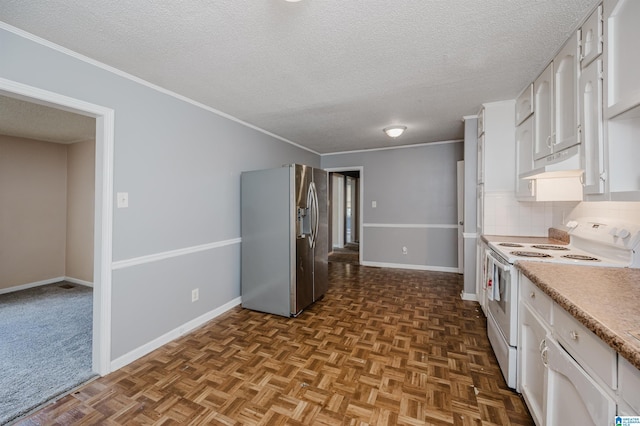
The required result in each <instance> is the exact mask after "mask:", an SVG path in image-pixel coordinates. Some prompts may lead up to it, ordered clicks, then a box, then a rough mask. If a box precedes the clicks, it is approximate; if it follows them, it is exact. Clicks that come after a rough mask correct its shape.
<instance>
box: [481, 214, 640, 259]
mask: <svg viewBox="0 0 640 426" xmlns="http://www.w3.org/2000/svg"><path fill="white" fill-rule="evenodd" d="M567 227H568V228H569V235H570V243H569V244H567V245H562V244H557V245H556V244H531V243H510V242H490V243H489V247H490V248H491V249H492V250H493V251H494V252H496V253H497V254H498V255H499V256H500V257H502V258H503V259H504V260H506V261H507V262H508V263H509V264H514V263H515V262H516V261H518V260H529V261H531V260H534V261H542V262H553V263H566V264H573V265H588V266H606V267H621V268H624V267H631V268H640V256H638V255H637V254H636V251H637V250H638V249H639V247H638V246H639V243H640V224H632V223H622V222H616V221H613V220H603V219H596V218H581V219H578V220H575V221H570V222H568V223H567Z"/></svg>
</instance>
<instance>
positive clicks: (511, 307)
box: [487, 250, 518, 346]
mask: <svg viewBox="0 0 640 426" xmlns="http://www.w3.org/2000/svg"><path fill="white" fill-rule="evenodd" d="M487 261H488V262H487V265H488V268H489V271H488V275H489V277H490V278H492V284H493V285H492V287H493V289H488V291H489V292H492V294H491V293H490V294H489V297H488V302H487V309H488V311H489V312H491V315H492V316H493V318H494V319H495V321H496V324H497V325H498V328H499V329H500V332H501V333H502V334H503V336H504V338H505V340H506V341H507V342H508V343H509V346H516V345H517V342H518V330H517V327H518V282H517V281H518V280H517V274H516V272H515V268H514V267H513V265H510V264H509V263H507V262H506V261H504V260H502V259H501V258H499V257H498V256H497V255H495V254H494V253H493V251H492V250H487ZM492 296H493V297H492Z"/></svg>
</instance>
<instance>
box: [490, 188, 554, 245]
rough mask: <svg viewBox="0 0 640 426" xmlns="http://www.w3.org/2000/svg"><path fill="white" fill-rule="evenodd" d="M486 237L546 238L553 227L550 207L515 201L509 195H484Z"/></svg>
mask: <svg viewBox="0 0 640 426" xmlns="http://www.w3.org/2000/svg"><path fill="white" fill-rule="evenodd" d="M484 211H485V215H484V228H483V230H482V233H483V234H486V235H523V236H524V235H526V236H540V237H546V236H547V233H548V230H549V228H550V227H551V226H553V220H554V215H553V203H551V202H532V201H527V202H523V201H518V200H517V199H516V198H515V196H514V194H513V192H487V193H485V197H484Z"/></svg>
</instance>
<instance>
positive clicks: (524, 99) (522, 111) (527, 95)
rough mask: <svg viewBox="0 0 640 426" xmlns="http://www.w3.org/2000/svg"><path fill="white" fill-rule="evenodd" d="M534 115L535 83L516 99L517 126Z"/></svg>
mask: <svg viewBox="0 0 640 426" xmlns="http://www.w3.org/2000/svg"><path fill="white" fill-rule="evenodd" d="M531 114H533V83H532V84H530V85H528V86H527V87H526V88H525V89H524V90H523V91H522V93H520V96H518V99H516V126H517V125H519V124H520V123H522V122H523V121H524V120H526V119H527V117H529V116H530V115H531Z"/></svg>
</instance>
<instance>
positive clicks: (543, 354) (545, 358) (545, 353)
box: [540, 340, 549, 367]
mask: <svg viewBox="0 0 640 426" xmlns="http://www.w3.org/2000/svg"><path fill="white" fill-rule="evenodd" d="M541 344H544V348H542V350H541V351H540V359H541V360H542V364H544V366H545V367H549V347H548V346H547V342H545V341H544V340H543V341H542V342H541Z"/></svg>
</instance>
